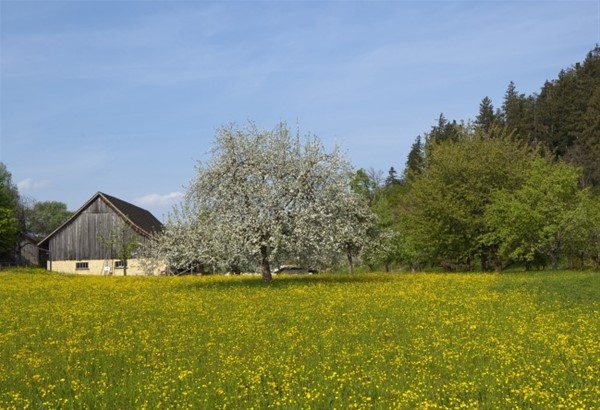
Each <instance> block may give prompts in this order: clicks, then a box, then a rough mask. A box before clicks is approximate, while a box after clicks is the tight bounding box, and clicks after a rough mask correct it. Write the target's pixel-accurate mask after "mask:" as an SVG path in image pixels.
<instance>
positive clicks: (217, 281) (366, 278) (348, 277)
mask: <svg viewBox="0 0 600 410" xmlns="http://www.w3.org/2000/svg"><path fill="white" fill-rule="evenodd" d="M393 276H394V275H392V274H385V275H383V274H347V273H340V274H318V275H277V276H273V280H272V281H271V282H269V283H267V282H264V281H263V280H262V278H261V276H260V275H256V276H255V275H252V276H246V275H242V276H237V275H236V276H212V275H210V276H206V277H198V278H197V280H194V281H192V282H187V283H185V284H183V283H182V284H181V288H182V289H234V288H239V289H242V288H247V289H252V288H255V289H265V288H274V289H275V288H290V287H306V286H327V285H340V284H355V283H375V282H387V281H390V280H391V279H392V277H393Z"/></svg>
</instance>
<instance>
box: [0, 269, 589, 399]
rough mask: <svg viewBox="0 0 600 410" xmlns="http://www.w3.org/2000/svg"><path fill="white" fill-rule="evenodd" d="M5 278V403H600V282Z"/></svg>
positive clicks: (558, 277)
mask: <svg viewBox="0 0 600 410" xmlns="http://www.w3.org/2000/svg"><path fill="white" fill-rule="evenodd" d="M0 283H1V285H0V408H27V407H31V408H77V409H79V408H94V409H95V408H107V409H112V408H159V407H161V408H256V409H259V408H269V407H271V408H292V409H294V408H298V409H300V408H321V409H330V408H338V409H347V408H381V409H388V408H406V409H412V408H423V409H425V408H482V409H497V408H539V409H547V408H589V409H593V408H600V342H599V341H598V334H600V276H599V274H598V273H597V272H552V273H549V272H535V273H510V274H500V275H498V274H359V275H347V274H343V275H315V276H288V277H285V276H279V277H277V278H275V279H274V282H273V283H272V285H269V286H267V285H264V284H263V283H262V282H261V281H260V279H259V278H256V277H185V278H181V277H180V278H178V277H153V278H139V277H137V278H136V277H125V278H124V277H81V276H70V275H57V274H47V273H41V271H35V270H33V271H31V270H30V271H12V272H0Z"/></svg>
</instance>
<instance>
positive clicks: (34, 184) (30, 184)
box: [17, 178, 50, 191]
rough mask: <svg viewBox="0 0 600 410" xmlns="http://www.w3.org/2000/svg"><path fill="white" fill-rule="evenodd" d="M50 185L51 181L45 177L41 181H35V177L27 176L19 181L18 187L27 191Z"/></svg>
mask: <svg viewBox="0 0 600 410" xmlns="http://www.w3.org/2000/svg"><path fill="white" fill-rule="evenodd" d="M48 185H50V181H48V180H46V179H43V180H41V181H35V180H34V179H33V178H25V179H23V180H21V181H19V182H17V188H19V190H20V191H26V190H29V189H38V188H45V187H47V186H48Z"/></svg>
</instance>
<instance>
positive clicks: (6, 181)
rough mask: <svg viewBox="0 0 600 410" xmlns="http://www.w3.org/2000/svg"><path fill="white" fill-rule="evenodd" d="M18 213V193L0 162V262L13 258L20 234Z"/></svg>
mask: <svg viewBox="0 0 600 410" xmlns="http://www.w3.org/2000/svg"><path fill="white" fill-rule="evenodd" d="M18 211H19V192H18V190H17V187H16V186H15V185H14V184H13V183H12V175H11V174H10V172H9V171H8V169H7V168H6V165H4V163H2V162H0V261H2V260H9V259H11V258H12V257H13V256H14V255H13V254H14V251H15V249H16V244H17V241H18V238H19V235H18V234H19V232H20V224H19V218H18Z"/></svg>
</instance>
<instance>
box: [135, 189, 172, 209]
mask: <svg viewBox="0 0 600 410" xmlns="http://www.w3.org/2000/svg"><path fill="white" fill-rule="evenodd" d="M183 195H184V194H183V192H171V193H169V194H165V195H160V194H148V195H144V196H142V197H139V198H137V199H136V200H135V202H136V203H137V204H139V205H144V206H165V205H172V204H174V203H175V202H177V201H179V200H180V199H181V198H183Z"/></svg>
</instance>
